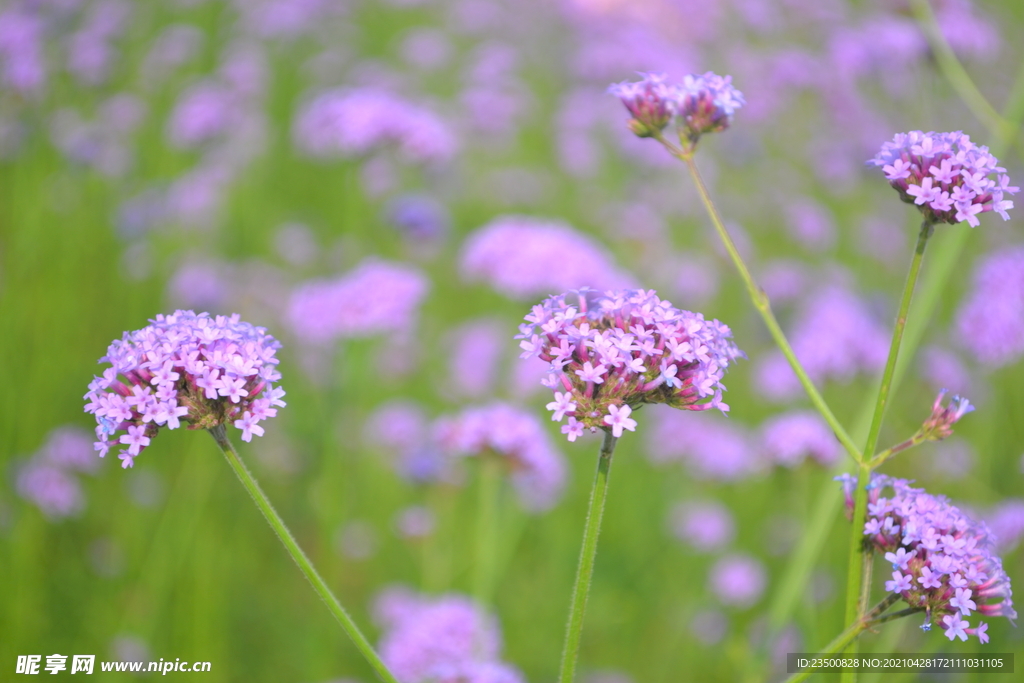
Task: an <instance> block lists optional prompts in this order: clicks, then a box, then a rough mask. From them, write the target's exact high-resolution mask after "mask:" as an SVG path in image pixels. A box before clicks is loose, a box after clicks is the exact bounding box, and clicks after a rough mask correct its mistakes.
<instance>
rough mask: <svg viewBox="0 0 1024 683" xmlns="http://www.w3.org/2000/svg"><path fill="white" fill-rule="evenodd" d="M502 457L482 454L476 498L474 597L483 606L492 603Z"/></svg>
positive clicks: (496, 554) (496, 555) (496, 553)
mask: <svg viewBox="0 0 1024 683" xmlns="http://www.w3.org/2000/svg"><path fill="white" fill-rule="evenodd" d="M501 465H502V463H501V460H499V456H497V455H494V454H492V453H486V454H484V455H482V456H481V457H480V472H479V477H480V481H479V486H478V490H479V498H478V500H477V511H476V516H477V523H476V563H475V565H474V567H473V597H475V598H476V600H477V602H479V603H480V605H482V606H486V605H488V604H490V602H491V595H492V593H493V591H494V579H495V571H496V565H497V562H496V560H497V557H498V536H499V534H498V511H499V498H500V496H501Z"/></svg>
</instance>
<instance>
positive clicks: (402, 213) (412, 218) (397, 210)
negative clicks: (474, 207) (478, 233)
mask: <svg viewBox="0 0 1024 683" xmlns="http://www.w3.org/2000/svg"><path fill="white" fill-rule="evenodd" d="M385 215H386V217H387V221H388V223H390V224H391V225H393V226H394V227H395V228H396V229H397V230H398V231H399V232H400V233H401V234H402V235H403V236H404V237H406V238H407V239H409V240H411V241H413V242H440V241H441V240H443V239H444V238H445V236H446V235H447V234H448V229H449V224H450V222H451V218H450V217H449V215H448V211H447V209H445V207H444V205H442V204H441V203H440V202H438V201H437V200H435V199H432V198H431V197H428V196H426V195H415V194H407V195H402V196H399V197H396V198H394V199H392V200H391V201H390V202H388V205H387V209H386V211H385Z"/></svg>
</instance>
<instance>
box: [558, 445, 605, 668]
mask: <svg viewBox="0 0 1024 683" xmlns="http://www.w3.org/2000/svg"><path fill="white" fill-rule="evenodd" d="M617 442H618V439H617V438H615V437H614V436H612V433H611V431H606V432H605V433H604V442H603V443H602V444H601V452H600V454H599V455H598V457H597V473H596V474H595V475H594V486H593V488H592V489H591V491H590V505H589V506H588V507H587V521H586V523H585V524H584V526H583V547H582V548H581V549H580V561H579V565H578V566H577V567H576V582H575V583H574V584H573V587H572V601H571V602H570V604H569V623H568V625H567V626H566V628H565V647H564V648H563V650H562V667H561V670H560V671H559V675H558V683H572V681H573V679H574V678H575V676H576V658H577V656H578V655H579V649H580V635H581V633H582V631H583V614H584V612H586V609H587V595H588V594H589V593H590V580H591V578H592V577H593V575H594V558H595V557H597V537H598V535H599V534H600V533H601V517H602V516H603V515H604V501H605V496H606V494H607V493H608V473H609V471H610V470H611V466H612V453H613V452H614V451H615V444H616V443H617Z"/></svg>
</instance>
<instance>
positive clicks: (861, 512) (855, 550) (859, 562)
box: [839, 462, 871, 683]
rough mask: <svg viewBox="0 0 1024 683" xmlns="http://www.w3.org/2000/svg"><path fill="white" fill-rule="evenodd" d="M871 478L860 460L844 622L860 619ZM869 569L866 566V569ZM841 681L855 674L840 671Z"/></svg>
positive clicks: (845, 682) (854, 645) (851, 649)
mask: <svg viewBox="0 0 1024 683" xmlns="http://www.w3.org/2000/svg"><path fill="white" fill-rule="evenodd" d="M870 480H871V468H870V467H868V465H867V463H864V462H862V463H861V464H860V466H859V467H858V470H857V486H856V487H855V488H854V496H853V522H852V524H850V543H849V559H848V560H847V570H846V616H845V618H844V622H845V623H847V624H851V625H855V624H858V623H860V621H861V612H860V610H861V606H862V604H863V599H862V597H861V588H862V585H863V583H864V582H863V576H862V574H863V572H864V571H865V567H864V565H865V562H864V554H865V553H864V549H863V548H864V520H865V518H866V517H867V509H868V489H867V486H868V482H869V481H870ZM868 571H870V568H868ZM848 645H849V649H848V650H847V653H848V654H850V655H853V654H856V653H857V647H858V646H857V643H856V642H854V641H853V640H852V639H851V640H850V642H849V643H848ZM839 679H840V681H842V682H843V683H852V682H853V681H856V680H857V674H856V673H853V672H843V673H842V674H840V676H839Z"/></svg>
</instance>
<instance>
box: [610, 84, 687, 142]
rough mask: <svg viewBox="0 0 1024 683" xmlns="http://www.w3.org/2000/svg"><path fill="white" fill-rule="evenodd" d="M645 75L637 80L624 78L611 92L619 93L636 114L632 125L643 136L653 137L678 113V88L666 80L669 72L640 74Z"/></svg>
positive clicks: (628, 108)
mask: <svg viewBox="0 0 1024 683" xmlns="http://www.w3.org/2000/svg"><path fill="white" fill-rule="evenodd" d="M640 75H641V76H643V79H642V80H641V81H639V82H637V83H630V82H626V81H623V82H622V83H616V84H614V85H612V86H609V88H608V93H609V94H611V95H615V96H616V97H618V98H619V99H620V100H622V104H623V105H625V107H626V109H627V110H629V113H630V114H631V115H632V116H633V118H631V119H630V120H629V124H628V125H629V129H630V130H631V131H633V133H635V134H636V135H639V136H640V137H650V136H652V135H655V134H656V133H658V132H660V131H661V130H662V129H663V128H664V127H665V126H667V125H668V124H669V121H671V120H672V116H673V114H675V106H676V102H675V95H676V93H675V88H673V87H671V86H668V85H666V84H665V78H666V77H665V74H653V73H652V74H644V73H642V74H640Z"/></svg>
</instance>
